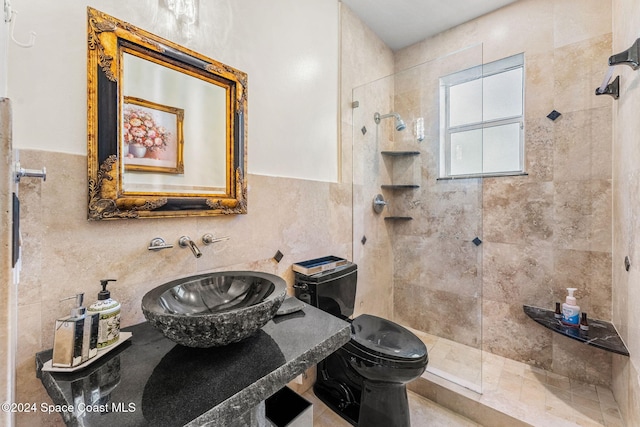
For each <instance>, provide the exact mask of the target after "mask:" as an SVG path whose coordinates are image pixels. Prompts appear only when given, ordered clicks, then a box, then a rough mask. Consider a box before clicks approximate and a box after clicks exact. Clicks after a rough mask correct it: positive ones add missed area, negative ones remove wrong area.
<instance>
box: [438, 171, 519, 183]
mask: <svg viewBox="0 0 640 427" xmlns="http://www.w3.org/2000/svg"><path fill="white" fill-rule="evenodd" d="M507 176H529V174H528V173H526V172H513V173H511V172H509V173H493V174H489V173H488V174H474V175H456V176H443V177H440V178H436V181H454V180H456V179H469V178H471V179H477V178H500V177H507Z"/></svg>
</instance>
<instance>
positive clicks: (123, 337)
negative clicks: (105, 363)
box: [42, 332, 133, 372]
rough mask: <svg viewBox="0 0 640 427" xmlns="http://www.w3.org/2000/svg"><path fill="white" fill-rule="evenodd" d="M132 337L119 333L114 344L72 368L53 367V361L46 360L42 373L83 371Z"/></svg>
mask: <svg viewBox="0 0 640 427" xmlns="http://www.w3.org/2000/svg"><path fill="white" fill-rule="evenodd" d="M132 335H133V334H132V333H131V332H120V338H119V339H118V341H116V342H115V343H113V344H111V345H110V346H109V347H106V348H103V349H100V350H98V354H97V355H95V356H94V357H92V358H91V359H89V360H87V361H86V362H84V363H81V364H79V365H76V366H72V367H70V368H67V367H60V366H53V360H48V361H47V362H45V363H44V365H43V366H42V370H43V371H48V372H76V371H79V370H81V369H84V368H86V367H87V366H89V365H91V364H92V363H94V362H96V361H97V360H99V359H100V358H101V357H104V356H106V355H107V354H109V352H111V351H112V350H115V349H116V348H117V347H118V346H119V345H120V344H122V343H124V342H125V341H127V340H128V339H129V338H131V336H132Z"/></svg>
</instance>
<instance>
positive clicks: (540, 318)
mask: <svg viewBox="0 0 640 427" xmlns="http://www.w3.org/2000/svg"><path fill="white" fill-rule="evenodd" d="M522 308H523V309H524V312H525V314H526V315H527V316H529V317H530V318H531V319H533V320H534V321H535V322H537V323H539V324H541V325H542V326H544V327H545V328H548V329H551V330H552V331H554V332H557V333H559V334H562V335H564V336H566V337H569V338H572V339H574V340H578V341H580V342H583V343H585V344H588V345H591V346H594V347H598V348H600V349H602V350H606V351H611V352H613V353H618V354H622V355H623V356H629V350H627V347H626V346H625V345H624V342H623V341H622V338H620V335H618V332H617V331H616V328H615V327H614V326H613V324H611V323H609V322H605V321H604V320H596V319H589V330H588V331H581V330H580V329H579V328H572V327H570V326H565V325H563V324H562V322H561V321H560V320H558V319H556V318H555V316H554V312H553V311H552V310H547V309H544V308H538V307H533V306H530V305H523V306H522Z"/></svg>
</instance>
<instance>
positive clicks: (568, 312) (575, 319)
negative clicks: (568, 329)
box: [562, 288, 580, 327]
mask: <svg viewBox="0 0 640 427" xmlns="http://www.w3.org/2000/svg"><path fill="white" fill-rule="evenodd" d="M577 290H578V289H577V288H567V292H569V295H567V299H566V302H565V303H564V304H562V323H564V324H565V325H568V326H573V327H578V326H579V325H580V307H579V306H578V303H577V301H576V297H574V296H573V293H574V292H575V291H577Z"/></svg>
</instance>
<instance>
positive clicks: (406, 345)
mask: <svg viewBox="0 0 640 427" xmlns="http://www.w3.org/2000/svg"><path fill="white" fill-rule="evenodd" d="M351 338H352V341H353V342H354V343H355V344H357V345H358V346H359V347H361V348H364V349H365V350H366V351H369V352H371V353H373V354H376V355H380V356H382V357H386V358H389V359H396V360H418V359H422V358H424V357H426V355H427V347H426V346H425V345H424V343H423V342H422V341H421V340H420V338H418V337H417V336H415V335H414V334H413V333H412V332H411V331H409V330H408V329H405V328H403V327H402V326H400V325H398V324H397V323H394V322H391V321H390V320H386V319H383V318H381V317H377V316H372V315H370V314H362V315H360V316H358V317H356V318H355V319H353V322H351Z"/></svg>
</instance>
